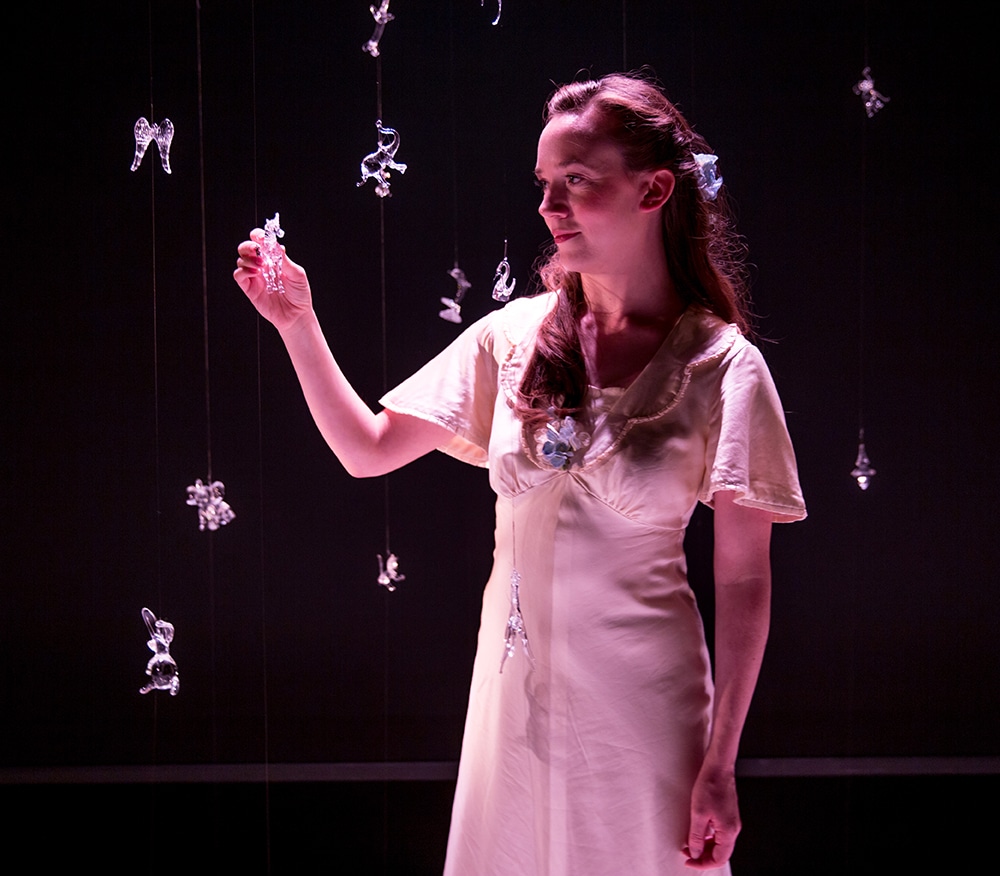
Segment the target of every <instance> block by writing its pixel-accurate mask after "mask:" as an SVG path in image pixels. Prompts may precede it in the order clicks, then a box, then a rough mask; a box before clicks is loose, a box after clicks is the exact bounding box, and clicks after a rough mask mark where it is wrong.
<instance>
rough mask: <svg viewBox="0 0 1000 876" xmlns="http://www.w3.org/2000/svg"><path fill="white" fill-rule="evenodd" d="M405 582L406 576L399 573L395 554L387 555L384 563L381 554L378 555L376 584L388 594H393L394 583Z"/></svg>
mask: <svg viewBox="0 0 1000 876" xmlns="http://www.w3.org/2000/svg"><path fill="white" fill-rule="evenodd" d="M405 580H406V575H403V574H401V573H400V571H399V559H398V558H397V557H396V555H395V554H389V556H388V557H386V560H385V562H384V563H383V562H382V554H378V583H379V584H380V585H381V586H382V587H384V588H385V589H386V590H388V591H389V592H390V593H394V592H395V590H396V582H397V581H405Z"/></svg>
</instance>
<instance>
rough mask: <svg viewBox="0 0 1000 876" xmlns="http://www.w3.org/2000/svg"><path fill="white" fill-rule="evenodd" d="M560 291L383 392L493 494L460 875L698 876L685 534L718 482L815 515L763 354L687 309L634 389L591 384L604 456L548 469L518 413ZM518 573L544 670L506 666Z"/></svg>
mask: <svg viewBox="0 0 1000 876" xmlns="http://www.w3.org/2000/svg"><path fill="white" fill-rule="evenodd" d="M553 298H554V296H553V295H551V294H545V295H541V296H537V297H535V298H527V299H518V300H515V301H514V302H512V303H510V304H508V305H507V306H506V307H505V308H503V309H502V310H498V311H494V312H493V313H491V314H490V315H488V316H487V317H485V318H484V319H482V320H480V321H479V322H478V323H476V324H475V325H473V326H471V327H470V328H469V329H467V330H466V331H465V332H464V333H463V334H462V335H461V336H460V337H459V338H458V339H457V340H456V341H455V342H454V343H453V344H452V345H451V346H449V347H448V348H447V349H446V350H445V351H444V352H442V353H441V354H440V355H439V356H437V357H436V358H435V359H433V360H432V361H431V362H430V363H428V364H427V365H426V366H425V367H424V368H423V369H421V370H420V371H419V372H417V374H415V375H414V376H413V377H411V378H409V379H408V380H406V381H405V382H404V383H403V384H401V385H400V386H398V387H397V388H396V389H394V390H392V391H391V392H389V393H388V394H387V395H386V396H385V398H384V399H383V400H382V402H383V404H384V405H385V406H386V407H387V408H389V409H391V410H393V411H397V412H400V413H406V414H411V415H413V416H417V417H421V418H423V419H426V420H430V421H433V422H435V423H438V424H440V425H442V426H444V427H446V428H448V429H450V430H451V431H452V432H453V433H454V435H455V437H454V438H453V439H452V440H451V441H450V442H449V443H448V444H446V445H445V446H443V447H441V448H440V449H441V450H443V451H445V452H446V453H450V454H452V455H454V456H456V457H458V458H459V459H462V460H464V461H466V462H470V463H473V464H475V465H481V466H487V465H488V467H489V474H490V483H491V485H492V487H493V489H494V490H495V491H496V493H497V496H498V498H497V508H496V517H497V524H496V551H495V554H494V565H493V572H492V574H491V576H490V579H489V581H488V582H487V584H486V589H485V592H484V595H483V611H482V619H481V626H480V631H479V644H478V652H477V655H476V661H475V667H474V670H473V678H472V689H471V693H470V701H469V711H468V716H467V719H466V727H465V737H464V741H463V743H462V756H461V763H460V767H459V777H458V786H457V790H456V795H455V802H454V808H453V812H452V823H451V832H450V836H449V842H448V857H447V864H446V866H445V874H446V876H672V874H677V876H680V874H686V876H690V873H691V872H692V871H691V870H690V869H688V868H686V867H685V866H684V855H683V854H682V852H681V849H682V847H683V846H684V845H685V842H686V837H687V830H688V818H689V815H688V813H689V804H690V792H691V786H692V783H693V781H694V778H695V775H696V774H697V771H698V768H699V765H700V763H701V759H702V756H703V752H704V749H705V744H706V740H707V737H708V731H709V720H710V710H711V701H712V681H711V671H710V667H709V660H708V653H707V650H706V646H705V638H704V632H703V629H702V622H701V617H700V615H699V613H698V609H697V606H696V604H695V599H694V596H693V594H692V593H691V590H690V589H689V587H688V583H687V575H686V562H685V557H684V551H683V540H684V530H685V527H686V526H687V523H688V520H689V519H690V517H691V513H692V511H693V509H694V506H695V504H696V502H697V501H698V500H701V501H703V502H706V503H707V504H709V505H711V504H712V497H713V494H714V493H715V492H716V491H718V490H733V491H734V492H735V493H736V501H737V502H739V503H741V504H745V505H750V506H752V507H755V508H761V509H764V510H765V511H768V512H770V513H771V514H772V515H773V516H774V519H775V520H776V521H788V520H797V519H799V518H801V517H804V516H805V508H804V505H803V501H802V496H801V493H800V490H799V485H798V477H797V474H796V467H795V458H794V454H793V451H792V446H791V443H790V441H789V438H788V433H787V430H786V428H785V421H784V416H783V414H782V411H781V406H780V402H779V400H778V396H777V394H776V392H775V389H774V385H773V382H772V380H771V377H770V374H769V373H768V370H767V367H766V365H765V364H764V361H763V359H762V358H761V355H760V353H759V352H758V350H757V349H756V348H755V347H754V346H752V345H751V344H749V343H748V342H747V341H746V340H745V339H744V338H743V337H742V336H741V335H740V333H739V332H738V330H737V329H736V328H735V327H734V326H729V325H726V324H725V323H723V322H722V321H721V320H719V319H718V318H716V317H714V316H711V315H708V314H705V313H702V312H700V311H697V310H695V309H693V308H689V309H688V311H687V312H686V313H685V315H684V316H683V317H682V318H681V319H680V321H679V322H678V324H677V326H676V327H675V328H674V330H673V331H672V333H671V334H670V336H669V337H668V338H667V339H666V340H665V341H664V343H663V345H662V347H661V348H660V350H659V352H657V353H656V355H655V356H654V358H653V359H652V361H651V362H650V363H649V365H648V366H647V367H646V369H645V370H644V371H643V372H642V374H641V375H640V376H639V377H638V378H637V379H636V380H635V382H634V383H633V384H632V385H631V386H630V387H628V389H626V390H624V391H623V390H603V391H594V392H593V393H592V398H591V399H590V409H589V422H588V423H587V424H586V426H585V428H587V429H589V430H590V431H592V432H593V435H592V440H591V442H590V445H589V446H588V447H587V448H586V452H585V453H584V454H583V458H582V459H580V458H579V454H578V458H577V459H574V460H573V463H572V464H571V466H570V468H569V469H568V470H565V471H560V470H556V469H553V468H552V466H551V465H550V464H549V463H548V462H547V461H546V460H545V459H544V458H542V457H541V456H540V455H539V452H538V445H537V442H536V440H535V439H534V438H533V437H530V438H529V437H525V436H523V435H522V430H521V428H520V423H519V421H517V420H516V419H515V417H514V416H513V412H512V408H511V405H512V403H513V400H514V398H515V397H516V393H517V388H518V385H519V383H520V379H521V375H522V373H523V369H524V367H525V364H526V362H527V360H528V356H529V355H530V352H531V348H532V345H533V341H534V337H535V332H536V330H537V328H538V325H539V324H540V322H541V320H542V318H543V317H544V315H545V314H546V313H547V311H548V309H549V308H550V307H551V306H552V303H553ZM515 567H516V569H517V571H518V573H519V574H520V576H521V580H520V586H519V592H520V605H521V611H522V616H523V620H524V625H525V630H526V633H527V637H528V642H529V646H530V648H531V652H532V655H533V658H534V665H533V666H532V663H531V661H530V660H529V658H528V656H527V654H526V653H525V651H524V648H523V646H522V645H521V644H518V645H517V647H516V652H515V654H514V656H513V657H511V658H510V659H508V660H507V661H506V663H505V664H504V666H503V673H502V674H501V673H500V666H501V658H502V657H503V654H504V633H505V629H506V626H507V621H508V617H509V616H510V613H511V583H510V581H511V572H512V569H514V568H515ZM470 586H472V583H471V582H470ZM711 872H712V873H716V874H723V873H728V872H729V868H728V866H727V867H725V868H722V869H720V870H715V871H711Z"/></svg>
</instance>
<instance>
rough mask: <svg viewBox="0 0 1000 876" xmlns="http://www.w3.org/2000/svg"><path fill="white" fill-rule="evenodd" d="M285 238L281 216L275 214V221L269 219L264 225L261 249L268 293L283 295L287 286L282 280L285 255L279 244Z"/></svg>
mask: <svg viewBox="0 0 1000 876" xmlns="http://www.w3.org/2000/svg"><path fill="white" fill-rule="evenodd" d="M284 236H285V231H284V229H283V228H282V227H281V219H280V218H279V214H277V213H275V214H274V218H273V219H268V220H267V221H266V222H265V223H264V240H263V241H262V242H261V245H260V247H259V250H260V257H261V258H262V259H264V279H265V280H266V281H267V291H268V292H279V293H281V294H284V292H285V284H284V283H283V282H282V280H281V265H282V262H284V259H285V254H284V253H283V252H282V251H281V244H280V243H278V238H279V237H284Z"/></svg>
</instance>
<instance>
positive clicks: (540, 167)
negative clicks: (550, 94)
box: [535, 111, 673, 275]
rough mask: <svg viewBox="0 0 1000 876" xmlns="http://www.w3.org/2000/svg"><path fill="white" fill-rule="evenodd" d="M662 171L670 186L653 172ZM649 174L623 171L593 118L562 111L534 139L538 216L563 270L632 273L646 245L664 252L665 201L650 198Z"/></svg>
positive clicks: (614, 148)
mask: <svg viewBox="0 0 1000 876" xmlns="http://www.w3.org/2000/svg"><path fill="white" fill-rule="evenodd" d="M664 174H666V176H667V177H669V180H670V185H671V189H672V183H673V177H672V175H671V174H670V173H669V171H660V172H658V175H659V176H660V177H661V178H662V177H663V175H664ZM654 176H657V173H656V172H653V171H640V172H637V173H630V172H629V171H628V170H627V169H626V167H625V160H624V157H623V155H622V152H621V149H620V148H619V147H618V146H617V145H616V144H615V143H614V142H613V141H612V140H611V139H609V138H608V137H607V136H606V135H605V134H604V133H603V131H602V130H601V124H600V119H599V117H598V116H597V114H596V113H593V112H589V111H584V112H583V113H580V114H569V113H563V114H560V115H557V116H554V117H553V118H552V119H551V120H550V121H549V123H548V124H547V125H546V126H545V128H544V130H543V131H542V135H541V137H539V139H538V161H537V164H536V166H535V177H536V178H537V180H538V185H539V186H540V188H541V189H542V202H541V204H539V206H538V212H539V213H540V214H541V215H542V218H543V219H544V220H545V224H546V225H547V226H548V228H549V231H550V232H551V234H552V238H553V240H554V241H555V244H556V247H557V248H558V250H559V260H560V262H561V264H562V265H563V267H564V268H566V269H567V270H569V271H576V272H579V273H581V274H595V275H600V274H617V273H621V272H623V271H628V270H630V269H632V270H634V269H635V268H636V265H637V261H636V260H637V259H641V258H642V257H643V255H644V254H643V251H642V247H643V246H646V245H649V243H650V241H651V240H652V241H655V242H656V243H657V245H659V246H660V247H661V248H662V237H661V236H660V235H661V234H662V232H661V231H660V230H659V227H660V226H659V222H660V218H659V208H660V207H661V206H662V201H659V202H654V201H650V200H649V192H650V186H651V182H652V181H653V177H654ZM667 197H669V191H668V192H667ZM664 200H665V199H664ZM654 204H655V205H654ZM651 229H652V230H653V231H654V234H653V235H652V236H651V234H650V232H651Z"/></svg>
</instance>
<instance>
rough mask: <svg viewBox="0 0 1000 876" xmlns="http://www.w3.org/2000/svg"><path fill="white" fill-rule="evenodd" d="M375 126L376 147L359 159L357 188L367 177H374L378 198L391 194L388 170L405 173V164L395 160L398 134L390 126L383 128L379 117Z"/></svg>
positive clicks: (366, 180)
mask: <svg viewBox="0 0 1000 876" xmlns="http://www.w3.org/2000/svg"><path fill="white" fill-rule="evenodd" d="M375 127H377V128H378V148H377V149H376V150H375V151H374V152H371V153H369V154H368V155H366V156H365V157H364V158H363V159H361V182H359V183H358V188H360V187H361V186H363V185H364V184H365V183H366V182H368V180H369V179H374V180H375V194H377V195H378V196H379V197H380V198H387V197H390V196H391V192H390V191H389V170H390V169H391V170H398V171H399V172H400V173H406V165H405V164H401V163H399V162H397V161H396V160H395V159H396V150H397V149H398V148H399V134H398V133H397V132H396V131H394V130H393V129H392V128H383V127H382V120H381V119H379V120H378V121H377V122H375Z"/></svg>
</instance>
